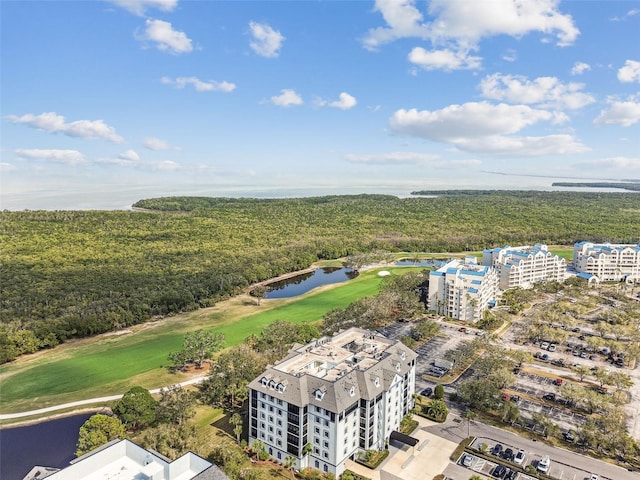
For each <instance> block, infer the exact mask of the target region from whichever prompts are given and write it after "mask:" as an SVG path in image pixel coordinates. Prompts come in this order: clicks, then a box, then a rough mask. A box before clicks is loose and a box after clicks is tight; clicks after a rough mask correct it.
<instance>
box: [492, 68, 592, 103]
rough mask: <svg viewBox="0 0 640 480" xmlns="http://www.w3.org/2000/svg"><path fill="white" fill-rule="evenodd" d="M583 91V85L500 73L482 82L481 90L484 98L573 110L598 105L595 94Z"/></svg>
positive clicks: (554, 78) (553, 78) (551, 78)
mask: <svg viewBox="0 0 640 480" xmlns="http://www.w3.org/2000/svg"><path fill="white" fill-rule="evenodd" d="M583 88H584V84H583V83H567V84H564V83H562V82H560V80H559V79H558V78H556V77H538V78H536V79H535V80H529V79H527V78H526V77H523V76H520V75H502V74H500V73H496V74H493V75H489V76H487V77H485V78H484V79H483V80H482V81H481V82H480V89H481V90H482V95H483V96H484V97H485V98H490V99H492V100H500V101H507V102H511V103H524V104H539V105H540V106H543V107H553V108H560V109H564V108H568V109H570V110H575V109H579V108H582V107H584V106H586V105H589V104H592V103H594V102H595V98H594V97H593V96H592V95H589V94H587V93H584V92H581V90H582V89H583Z"/></svg>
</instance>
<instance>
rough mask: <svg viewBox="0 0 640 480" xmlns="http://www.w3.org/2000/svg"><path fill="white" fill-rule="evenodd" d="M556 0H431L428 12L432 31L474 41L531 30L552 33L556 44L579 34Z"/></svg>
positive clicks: (565, 42)
mask: <svg viewBox="0 0 640 480" xmlns="http://www.w3.org/2000/svg"><path fill="white" fill-rule="evenodd" d="M558 3H559V2H558V1H557V0H493V1H491V2H469V1H468V0H433V1H432V2H431V3H430V4H429V13H430V14H431V15H432V16H434V17H436V18H435V21H434V22H433V24H432V29H433V34H434V35H435V36H436V37H439V38H456V39H458V40H463V41H465V42H472V43H476V42H478V41H479V40H480V39H482V38H486V37H492V36H496V35H510V36H513V37H516V38H519V37H522V36H524V35H526V34H528V33H531V32H541V33H543V34H547V35H555V36H556V38H557V44H558V45H560V46H567V45H571V44H572V43H573V42H574V41H575V39H576V38H577V37H578V35H579V33H580V32H579V30H578V29H577V28H576V26H575V25H574V24H573V19H572V18H571V16H570V15H565V14H562V13H560V12H559V11H558V10H557V6H558Z"/></svg>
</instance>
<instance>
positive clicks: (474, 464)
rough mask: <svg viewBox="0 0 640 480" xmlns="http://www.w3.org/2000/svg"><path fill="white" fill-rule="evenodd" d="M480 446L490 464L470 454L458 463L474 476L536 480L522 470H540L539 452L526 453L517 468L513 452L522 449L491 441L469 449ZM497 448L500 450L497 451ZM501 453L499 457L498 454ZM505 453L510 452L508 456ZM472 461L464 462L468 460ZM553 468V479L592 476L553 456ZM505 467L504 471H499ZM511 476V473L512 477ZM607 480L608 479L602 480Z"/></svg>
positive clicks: (478, 441)
mask: <svg viewBox="0 0 640 480" xmlns="http://www.w3.org/2000/svg"><path fill="white" fill-rule="evenodd" d="M481 444H484V445H485V449H486V452H487V455H488V457H489V458H490V460H486V459H485V458H482V457H480V456H477V455H473V454H471V453H464V454H462V455H461V456H460V458H459V459H458V462H457V463H458V464H459V465H461V466H464V467H466V468H469V469H470V470H473V471H474V472H478V473H481V474H483V475H487V476H490V477H494V478H503V479H505V480H506V479H508V480H516V479H517V480H529V479H531V480H533V479H534V478H535V477H532V476H529V475H526V474H525V473H523V472H522V471H520V469H522V470H524V469H525V468H526V467H527V465H531V466H532V467H533V468H538V465H539V463H540V461H541V460H542V458H543V455H542V454H540V453H538V452H536V451H525V450H523V454H524V460H523V461H522V463H520V464H516V463H515V461H514V460H512V459H510V458H511V455H512V454H513V452H518V450H520V445H507V444H501V443H497V442H495V441H494V440H492V439H489V438H484V437H480V438H476V439H475V440H474V442H473V443H472V444H471V445H470V447H471V448H474V449H477V448H479V447H480V445H481ZM497 447H498V448H497ZM498 450H499V453H498ZM505 452H509V453H508V454H507V455H505ZM466 455H467V456H469V457H472V458H471V459H470V460H469V458H468V457H467V458H465V456H466ZM485 456H486V455H485ZM549 459H550V465H549V469H548V472H547V474H548V475H549V476H551V477H553V478H559V479H571V480H583V479H585V478H589V476H590V475H591V472H588V471H586V470H582V469H581V468H579V467H573V466H570V465H566V464H564V463H563V462H562V461H561V460H559V459H558V458H555V457H554V456H553V455H550V456H549ZM465 464H468V465H465ZM499 465H503V467H499ZM502 472H504V473H502ZM510 472H512V473H510ZM600 478H601V479H603V480H604V479H605V478H606V477H600Z"/></svg>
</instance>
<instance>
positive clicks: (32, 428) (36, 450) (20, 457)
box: [0, 413, 91, 480]
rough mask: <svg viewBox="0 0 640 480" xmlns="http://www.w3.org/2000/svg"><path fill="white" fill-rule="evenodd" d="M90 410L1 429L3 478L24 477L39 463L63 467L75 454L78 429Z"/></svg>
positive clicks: (17, 478)
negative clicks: (80, 413)
mask: <svg viewBox="0 0 640 480" xmlns="http://www.w3.org/2000/svg"><path fill="white" fill-rule="evenodd" d="M90 416H91V414H89V413H87V414H82V415H74V416H72V417H65V418H60V419H57V420H50V421H47V422H43V423H37V424H34V425H28V426H24V427H13V428H4V429H2V430H0V478H1V479H2V480H22V478H24V476H25V475H26V474H27V473H29V470H31V468H32V467H35V466H36V465H39V466H43V467H56V468H63V467H66V466H68V465H69V462H70V461H71V460H73V459H74V458H75V455H74V452H75V450H76V442H77V441H78V431H79V430H80V427H81V426H82V424H83V423H84V422H85V421H86V420H87V419H88V418H89V417H90Z"/></svg>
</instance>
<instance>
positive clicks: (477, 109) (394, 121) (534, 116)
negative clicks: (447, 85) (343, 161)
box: [390, 102, 554, 142]
mask: <svg viewBox="0 0 640 480" xmlns="http://www.w3.org/2000/svg"><path fill="white" fill-rule="evenodd" d="M553 119H554V115H553V114H552V113H551V112H548V111H546V110H538V109H534V108H531V107H529V106H527V105H506V104H504V103H501V104H499V105H493V104H490V103H488V102H470V103H465V104H462V105H450V106H448V107H446V108H443V109H441V110H435V111H429V110H422V111H419V110H417V109H415V108H414V109H411V110H404V109H401V110H398V111H396V112H395V113H394V114H393V116H392V117H391V120H390V126H391V129H392V130H393V131H394V132H396V133H399V134H403V135H411V136H416V137H421V138H428V139H430V140H435V141H445V142H456V141H458V140H459V139H465V138H469V137H484V136H487V135H498V134H510V133H515V132H518V131H520V130H522V129H523V128H524V127H527V126H529V125H533V124H535V123H537V122H539V121H543V120H548V121H552V120H553Z"/></svg>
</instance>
